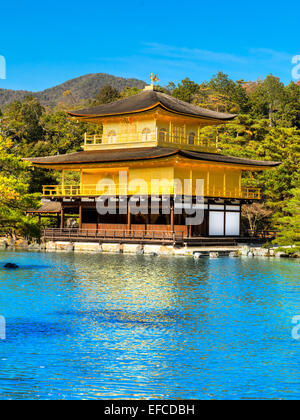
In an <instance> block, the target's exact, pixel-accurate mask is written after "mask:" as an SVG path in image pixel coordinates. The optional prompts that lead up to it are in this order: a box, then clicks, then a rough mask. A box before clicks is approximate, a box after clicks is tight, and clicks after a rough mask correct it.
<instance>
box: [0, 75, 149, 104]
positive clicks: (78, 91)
mask: <svg viewBox="0 0 300 420" xmlns="http://www.w3.org/2000/svg"><path fill="white" fill-rule="evenodd" d="M105 85H111V86H112V87H114V88H116V89H118V90H119V91H122V90H123V89H124V88H125V87H136V88H138V89H143V88H144V87H145V85H146V83H145V82H143V81H142V80H138V79H126V78H123V77H116V76H112V75H110V74H106V73H96V74H87V75H85V76H81V77H77V78H76V79H71V80H68V81H67V82H65V83H62V84H61V85H58V86H55V87H52V88H50V89H46V90H43V91H41V92H30V91H25V90H10V89H0V108H2V107H3V106H5V105H7V104H8V103H10V102H12V101H15V100H22V99H23V98H24V97H25V96H27V95H33V96H35V97H36V98H37V99H38V100H39V101H40V103H41V104H43V105H44V106H48V107H51V108H52V107H54V106H56V105H57V104H58V103H59V102H61V101H62V100H63V93H64V92H65V91H66V90H70V91H71V92H72V95H73V97H74V99H75V100H76V102H81V101H86V100H87V99H90V98H92V99H94V98H95V97H96V96H97V93H98V92H99V90H100V89H101V88H103V86H105Z"/></svg>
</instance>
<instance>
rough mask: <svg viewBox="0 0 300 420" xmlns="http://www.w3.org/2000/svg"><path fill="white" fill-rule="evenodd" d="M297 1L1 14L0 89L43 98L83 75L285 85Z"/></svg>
mask: <svg viewBox="0 0 300 420" xmlns="http://www.w3.org/2000/svg"><path fill="white" fill-rule="evenodd" d="M299 9H300V6H299V1H294V0H291V1H289V2H281V3H277V4H276V2H271V1H257V0H252V1H251V2H250V1H249V2H248V4H247V3H245V2H241V1H228V2H224V1H219V0H216V1H214V2H208V1H207V0H206V1H201V0H200V1H199V0H198V1H194V0H192V1H186V2H182V1H177V0H173V1H169V0H167V1H161V2H146V1H144V0H133V1H130V0H129V1H127V2H126V1H119V0H115V1H111V2H109V1H105V2H102V1H94V0H89V1H86V2H84V1H80V2H79V1H77V0H73V1H69V0H64V1H60V2H59V1H57V0H53V1H48V0H44V1H43V2H41V1H35V0H32V1H30V2H25V1H22V2H21V1H18V0H15V1H14V2H3V3H2V4H1V26H0V28H1V38H0V40H1V42H0V55H2V56H4V57H5V59H6V63H7V79H6V80H1V79H0V88H7V89H26V90H34V91H38V90H43V89H46V88H48V87H52V86H55V85H57V84H59V83H62V82H64V81H66V80H69V79H72V78H74V77H78V76H81V75H84V74H87V73H101V72H104V73H110V74H114V75H116V76H124V77H136V78H139V79H143V80H148V76H149V74H150V73H151V72H155V73H158V75H159V77H160V79H161V84H167V83H168V82H169V81H174V82H178V81H180V80H182V79H183V78H184V77H190V78H191V79H193V80H195V81H197V82H201V81H202V80H207V79H210V77H211V76H212V75H213V74H215V73H216V72H218V71H219V70H221V71H223V72H225V73H227V74H229V75H230V77H231V78H233V79H235V80H237V79H242V78H243V79H245V80H256V79H257V77H261V78H262V77H265V76H266V75H267V74H269V73H273V74H275V75H277V76H279V77H281V79H282V81H283V82H285V83H289V82H290V80H291V79H292V76H291V71H292V67H293V66H292V63H291V61H292V57H293V56H295V55H300V43H299V22H298V20H299V17H298V16H299Z"/></svg>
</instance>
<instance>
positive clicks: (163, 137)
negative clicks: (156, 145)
mask: <svg viewBox="0 0 300 420" xmlns="http://www.w3.org/2000/svg"><path fill="white" fill-rule="evenodd" d="M158 139H159V141H167V130H166V129H165V128H161V129H160V130H159V136H158Z"/></svg>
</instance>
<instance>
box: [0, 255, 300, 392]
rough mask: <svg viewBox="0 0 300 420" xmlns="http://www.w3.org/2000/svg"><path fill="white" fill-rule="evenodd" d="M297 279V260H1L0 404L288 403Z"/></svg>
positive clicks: (299, 352) (297, 386)
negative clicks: (0, 336) (2, 335)
mask: <svg viewBox="0 0 300 420" xmlns="http://www.w3.org/2000/svg"><path fill="white" fill-rule="evenodd" d="M7 261H10V262H15V263H17V264H19V265H20V267H21V269H20V270H17V271H8V270H5V269H4V268H2V267H3V264H4V263H5V262H7ZM299 280H300V278H299V262H298V261H296V260H279V259H278V260H277V259H276V260H275V259H255V258H254V259H230V258H220V259H217V260H209V259H206V258H203V259H200V260H193V259H191V258H168V257H166V258H156V257H143V256H138V257H136V256H122V255H93V254H90V255H89V254H87V255H85V254H39V253H32V254H31V253H7V252H2V253H0V315H3V316H5V317H6V321H7V339H6V340H5V341H3V340H2V341H1V340H0V399H99V398H100V399H113V398H114V399H125V398H126V399H192V398H196V399H262V398H267V399H278V398H281V399H298V398H300V341H296V340H294V339H293V338H292V335H291V330H292V323H291V320H292V318H293V317H294V316H295V315H300V281H299Z"/></svg>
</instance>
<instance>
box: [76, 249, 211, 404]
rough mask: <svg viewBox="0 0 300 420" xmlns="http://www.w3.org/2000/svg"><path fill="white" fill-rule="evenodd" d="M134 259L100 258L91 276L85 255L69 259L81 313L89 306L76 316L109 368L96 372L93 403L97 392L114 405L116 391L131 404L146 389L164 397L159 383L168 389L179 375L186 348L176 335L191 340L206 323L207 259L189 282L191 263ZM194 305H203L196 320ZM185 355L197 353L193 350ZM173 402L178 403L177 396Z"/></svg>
mask: <svg viewBox="0 0 300 420" xmlns="http://www.w3.org/2000/svg"><path fill="white" fill-rule="evenodd" d="M141 258H142V260H141ZM141 258H139V257H130V256H128V257H122V258H121V259H120V258H119V257H118V256H115V257H114V256H111V255H109V256H101V258H100V260H99V262H100V263H101V264H100V265H99V266H98V268H97V273H95V272H94V271H91V267H93V266H94V262H95V260H94V256H93V255H90V256H88V255H87V256H86V255H85V256H84V257H83V256H82V255H78V254H74V257H73V256H72V261H73V262H72V264H73V265H74V266H75V267H76V266H77V264H76V260H78V266H80V270H81V271H82V272H84V273H85V274H84V276H82V275H81V273H79V275H78V277H77V278H76V275H75V278H74V281H75V282H76V283H77V287H78V288H79V289H80V290H81V301H82V306H83V307H87V308H88V307H89V305H90V304H91V305H92V307H93V310H92V311H91V312H89V311H88V310H87V311H83V312H82V313H81V314H79V315H80V316H81V317H85V318H86V322H88V323H89V324H90V325H93V336H91V337H90V340H91V343H92V344H91V345H92V346H94V342H96V343H97V346H98V347H99V357H103V354H105V366H108V365H109V367H110V368H109V370H105V371H103V372H99V375H100V378H101V384H102V385H101V389H102V391H101V389H100V390H99V397H103V392H104V395H105V396H106V397H108V398H109V397H110V396H111V397H115V398H116V397H120V398H122V397H123V396H124V394H123V392H124V389H126V395H127V396H128V388H131V389H132V398H139V397H143V395H144V394H145V389H148V390H149V389H151V398H158V399H159V398H163V397H166V395H167V394H168V389H167V388H166V387H165V384H166V382H167V381H168V380H169V383H170V390H171V389H173V388H174V383H176V382H177V381H178V378H179V376H180V375H181V374H184V372H181V373H180V372H179V366H182V365H184V363H183V360H182V359H184V354H183V353H182V352H183V351H184V348H185V346H186V345H189V346H190V343H189V344H187V343H185V342H184V340H183V334H184V335H186V334H188V335H190V336H193V335H194V334H195V332H196V331H195V328H197V325H198V322H201V323H206V322H207V319H206V311H205V306H206V305H207V302H208V301H209V296H208V295H206V294H205V290H207V287H208V286H207V280H208V276H209V274H208V268H209V267H208V266H209V260H202V261H197V267H196V269H195V275H196V273H197V272H198V270H199V274H197V278H195V277H194V276H193V275H191V274H187V273H190V271H191V270H190V264H191V263H192V264H193V263H194V261H193V260H192V261H191V260H190V259H184V258H183V259H171V258H161V259H157V260H156V264H153V258H151V257H149V258H147V257H141ZM84 260H86V262H85V263H84V265H82V261H84ZM89 261H90V263H89ZM141 261H142V263H141ZM102 266H103V267H105V269H103V270H102V269H101V267H102ZM99 267H100V268H99ZM166 272H167V273H169V274H168V277H167V278H166ZM95 274H96V275H95ZM199 285H200V286H201V288H203V289H204V293H203V296H202V301H201V302H199V301H195V300H193V295H194V291H195V288H196V289H197V288H198V287H199ZM99 294H100V295H101V297H99ZM97 301H101V308H99V310H95V309H94V303H95V302H97ZM199 303H200V304H201V305H203V313H202V318H201V321H200V320H198V319H197V318H195V314H194V310H195V308H196V307H197V309H198V307H199ZM79 306H81V304H79ZM87 346H89V344H87ZM189 350H192V351H195V352H197V351H198V349H197V348H196V347H189ZM149 355H151V357H150V356H149ZM89 363H92V361H91V360H90V361H89ZM121 378H122V379H121ZM124 378H126V381H125V380H124ZM168 378H169V379H168ZM122 384H123V385H124V388H122ZM147 392H149V391H147ZM170 393H171V391H170ZM178 396H179V397H182V394H181V393H180V389H178Z"/></svg>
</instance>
